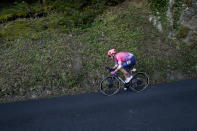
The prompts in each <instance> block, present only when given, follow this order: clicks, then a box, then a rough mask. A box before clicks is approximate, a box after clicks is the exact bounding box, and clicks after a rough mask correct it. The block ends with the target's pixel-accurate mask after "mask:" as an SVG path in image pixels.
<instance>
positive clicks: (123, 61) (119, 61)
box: [108, 49, 136, 83]
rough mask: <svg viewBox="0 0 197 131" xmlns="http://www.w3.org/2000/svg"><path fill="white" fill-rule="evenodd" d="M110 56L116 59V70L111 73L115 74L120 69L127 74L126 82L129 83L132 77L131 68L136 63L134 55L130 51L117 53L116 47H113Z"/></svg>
mask: <svg viewBox="0 0 197 131" xmlns="http://www.w3.org/2000/svg"><path fill="white" fill-rule="evenodd" d="M108 56H109V57H111V58H112V59H113V60H114V61H115V66H114V67H113V69H114V71H112V72H111V75H115V73H116V72H117V71H118V70H120V71H121V72H122V73H123V74H124V76H125V83H128V82H129V81H130V80H131V79H132V75H131V73H130V71H131V68H132V67H133V66H134V65H135V64H136V60H135V57H134V55H133V54H132V53H130V52H119V53H116V50H115V49H111V50H109V51H108Z"/></svg>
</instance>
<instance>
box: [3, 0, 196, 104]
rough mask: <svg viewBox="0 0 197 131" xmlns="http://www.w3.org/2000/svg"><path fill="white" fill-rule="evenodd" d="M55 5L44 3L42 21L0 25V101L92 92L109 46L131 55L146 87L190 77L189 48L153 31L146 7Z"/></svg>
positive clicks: (193, 63) (192, 68)
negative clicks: (146, 76) (144, 74)
mask: <svg viewBox="0 0 197 131" xmlns="http://www.w3.org/2000/svg"><path fill="white" fill-rule="evenodd" d="M108 2H109V1H108ZM112 2H113V1H112ZM58 4H59V3H58V2H57V3H56V2H53V3H50V1H48V2H47V5H48V7H47V9H48V8H49V9H50V11H49V12H47V15H46V16H45V17H40V18H30V19H29V18H18V19H16V20H14V21H10V22H8V23H3V24H1V26H0V28H1V30H0V47H1V48H0V59H1V61H0V67H1V68H0V85H1V87H0V100H1V101H9V100H13V99H27V98H35V97H36V98H37V97H43V96H51V95H52V96H55V95H65V94H69V95H71V94H77V93H84V92H90V91H91V92H92V91H97V90H98V89H97V87H98V84H99V82H100V80H101V79H102V78H103V77H104V76H106V75H108V73H107V72H106V71H105V68H104V66H105V65H112V64H113V63H112V62H113V61H112V60H110V59H109V58H108V57H107V55H106V52H107V51H108V50H109V49H111V48H116V50H117V51H131V52H133V53H134V55H135V56H136V58H137V61H138V64H137V69H138V70H139V71H145V72H147V73H148V74H149V76H150V78H151V83H158V82H164V81H171V80H177V79H178V77H177V76H174V77H173V78H172V77H171V76H172V74H173V73H174V72H175V71H176V72H179V73H180V74H181V75H182V76H186V77H184V78H191V77H194V76H193V74H194V72H196V70H195V66H196V63H197V61H196V60H195V56H194V54H195V50H193V51H192V52H190V49H191V47H189V46H186V45H184V44H183V43H181V42H179V41H176V40H174V41H173V40H168V38H167V37H166V36H165V35H164V34H161V33H159V32H158V31H157V29H155V28H154V27H153V26H152V24H151V23H150V22H149V21H148V15H149V14H150V11H149V9H148V8H145V7H144V6H138V5H137V4H135V3H134V2H132V1H126V2H124V3H122V4H121V7H123V8H120V7H119V6H113V7H108V8H107V7H106V5H108V4H109V3H108V4H107V3H106V1H104V2H103V3H102V2H100V1H99V2H98V1H96V0H94V1H91V2H88V3H86V4H85V3H83V4H82V3H75V4H71V3H69V1H67V2H66V3H61V4H60V5H62V7H61V6H58ZM63 4H65V5H63ZM112 5H113V4H112ZM142 5H145V3H143V4H142ZM177 47H180V49H179V48H177ZM183 65H184V66H183Z"/></svg>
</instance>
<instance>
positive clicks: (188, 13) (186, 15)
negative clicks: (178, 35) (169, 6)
mask: <svg viewBox="0 0 197 131" xmlns="http://www.w3.org/2000/svg"><path fill="white" fill-rule="evenodd" d="M180 23H181V24H182V25H183V26H187V27H189V28H190V29H191V30H195V31H197V0H192V6H191V7H187V8H186V9H185V10H184V11H183V12H182V14H181V17H180Z"/></svg>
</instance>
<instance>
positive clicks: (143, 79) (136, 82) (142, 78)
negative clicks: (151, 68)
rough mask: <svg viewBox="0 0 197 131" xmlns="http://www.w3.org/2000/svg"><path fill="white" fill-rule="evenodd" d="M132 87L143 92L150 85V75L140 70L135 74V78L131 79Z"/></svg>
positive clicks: (135, 90)
mask: <svg viewBox="0 0 197 131" xmlns="http://www.w3.org/2000/svg"><path fill="white" fill-rule="evenodd" d="M130 84H131V86H130V89H131V90H133V91H134V92H141V91H143V90H145V89H146V88H147V87H148V85H149V77H148V75H147V74H146V73H144V72H138V73H136V74H134V76H133V78H132V79H131V81H130Z"/></svg>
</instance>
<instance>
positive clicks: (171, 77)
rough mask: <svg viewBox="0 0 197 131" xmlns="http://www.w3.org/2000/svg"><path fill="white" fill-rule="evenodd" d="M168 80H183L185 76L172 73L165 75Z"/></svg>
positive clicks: (178, 72) (175, 72)
mask: <svg viewBox="0 0 197 131" xmlns="http://www.w3.org/2000/svg"><path fill="white" fill-rule="evenodd" d="M167 77H168V79H169V80H183V79H184V78H185V75H184V74H183V73H182V72H180V71H172V72H171V73H168V74H167Z"/></svg>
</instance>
